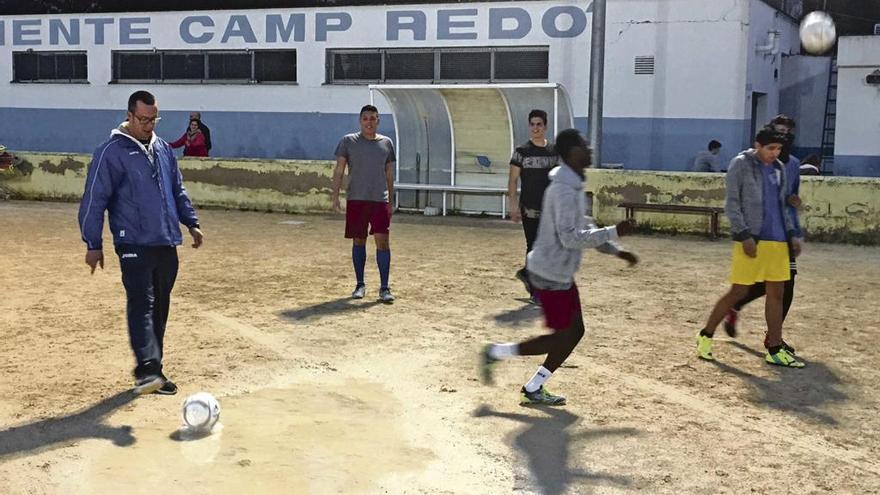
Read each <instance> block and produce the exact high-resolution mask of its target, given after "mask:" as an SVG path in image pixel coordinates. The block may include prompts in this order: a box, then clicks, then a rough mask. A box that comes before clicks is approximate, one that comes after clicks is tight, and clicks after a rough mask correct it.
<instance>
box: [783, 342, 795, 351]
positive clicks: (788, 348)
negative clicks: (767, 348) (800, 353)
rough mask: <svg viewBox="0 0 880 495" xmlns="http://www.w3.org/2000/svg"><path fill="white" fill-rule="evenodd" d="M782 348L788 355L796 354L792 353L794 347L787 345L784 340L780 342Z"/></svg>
mask: <svg viewBox="0 0 880 495" xmlns="http://www.w3.org/2000/svg"><path fill="white" fill-rule="evenodd" d="M782 348H783V349H785V350H786V351H788V353H789V354H797V353H796V352H794V347H792V346H790V345H788V342H786V341H784V340H783V341H782Z"/></svg>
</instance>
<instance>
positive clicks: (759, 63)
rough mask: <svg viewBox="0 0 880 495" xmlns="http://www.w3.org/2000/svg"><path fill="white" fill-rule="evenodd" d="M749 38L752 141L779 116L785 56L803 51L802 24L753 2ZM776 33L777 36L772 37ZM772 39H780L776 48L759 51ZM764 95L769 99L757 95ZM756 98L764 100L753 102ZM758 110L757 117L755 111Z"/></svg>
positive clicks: (748, 106) (748, 101)
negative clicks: (765, 126)
mask: <svg viewBox="0 0 880 495" xmlns="http://www.w3.org/2000/svg"><path fill="white" fill-rule="evenodd" d="M750 1H751V4H750V9H751V10H750V13H749V17H748V18H749V26H748V29H749V35H748V36H749V37H748V43H747V46H746V60H747V63H746V67H747V82H746V94H745V108H744V110H745V114H746V115H747V119H748V120H749V132H748V135H747V137H748V142H747V143H743V144H745V145H750V144H751V138H752V136H751V134H752V133H754V131H755V130H756V129H758V128H760V127H761V126H763V125H764V124H766V123H767V122H768V121H769V120H770V119H772V118H773V117H774V116H775V115H777V114H779V95H780V90H781V88H782V58H783V54H793V53H798V52H799V51H800V40H799V35H798V24H797V23H796V22H795V21H794V20H793V19H792V18H790V17H788V16H787V15H785V14H783V13H781V12H779V11H777V10H775V9H773V8H772V7H770V6H769V5H767V4H766V3H764V2H762V1H761V0H750ZM771 33H774V34H771ZM771 36H775V37H776V41H775V42H774V43H775V46H774V48H772V49H771V50H770V51H766V50H759V49H758V47H760V46H762V45H769V44H770V43H769V41H770V39H771ZM755 93H761V94H763V95H766V96H758V95H754V94H755ZM753 97H758V98H760V100H759V101H752V99H753ZM753 108H755V109H757V112H756V113H755V114H753V113H752V109H753Z"/></svg>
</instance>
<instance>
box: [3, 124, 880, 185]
mask: <svg viewBox="0 0 880 495" xmlns="http://www.w3.org/2000/svg"><path fill="white" fill-rule="evenodd" d="M161 114H162V122H161V123H160V125H159V126H158V127H157V132H158V133H159V135H160V136H162V137H163V138H165V139H166V140H168V141H173V140H176V139H177V138H179V137H180V136H181V134H183V132H184V130H185V129H186V126H187V123H188V118H189V112H179V111H163V112H162V113H161ZM124 118H125V112H124V111H123V110H83V109H34V108H0V143H2V144H5V145H6V146H7V147H8V148H9V149H12V150H27V151H54V152H76V153H91V152H93V151H94V150H95V148H97V146H98V145H99V144H100V143H102V142H103V141H105V140H106V139H107V138H108V137H109V135H110V130H111V129H113V128H114V127H116V126H117V125H118V124H119V123H120V122H121V121H122V120H123V119H124ZM202 119H203V120H204V122H205V123H206V124H207V125H208V126H209V127H210V128H211V139H212V141H213V144H214V147H213V149H212V150H211V154H212V155H213V156H223V157H247V158H286V159H304V160H332V159H333V158H334V157H333V151H334V150H335V149H336V144H337V142H338V141H339V138H340V137H341V136H342V135H343V134H346V133H349V132H355V131H357V129H358V120H357V119H358V116H357V114H335V113H290V112H210V111H206V112H202ZM575 125H576V126H577V127H578V128H580V129H582V130H584V131H586V129H587V119H586V118H583V117H579V118H576V119H575ZM748 125H749V123H748V121H743V120H731V119H648V118H644V119H641V118H614V117H609V118H606V119H604V121H603V127H604V129H603V134H604V145H603V154H604V161H605V162H606V163H623V164H624V165H625V168H627V169H632V170H669V171H676V170H678V171H686V170H690V167H691V166H692V164H693V160H694V157H695V156H696V154H697V153H698V152H700V151H702V150H704V149H706V145H707V143H708V142H709V141H710V140H712V139H717V140H718V141H721V143H722V145H723V147H722V151H721V162H722V164H724V165H725V166H726V164H727V163H728V162H729V161H730V159H731V158H733V157H734V156H735V155H736V154H737V153H739V152H740V151H741V150H742V149H743V148H744V147H746V146H749V145H750V143H749V140H748V139H746V133H747V132H748V131H747V130H748ZM379 132H381V133H382V134H386V135H388V136H391V137H392V138H393V137H394V136H395V132H394V119H393V118H392V117H391V116H390V115H383V116H382V125H381V128H380V129H379ZM835 173H836V174H837V175H863V176H880V158H878V157H858V156H841V157H837V158H836V163H835Z"/></svg>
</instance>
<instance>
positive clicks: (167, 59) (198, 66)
mask: <svg viewBox="0 0 880 495" xmlns="http://www.w3.org/2000/svg"><path fill="white" fill-rule="evenodd" d="M162 79H164V80H166V81H167V80H169V79H182V80H189V81H201V80H202V79H205V54H204V53H201V52H198V53H187V52H170V53H168V52H166V53H162Z"/></svg>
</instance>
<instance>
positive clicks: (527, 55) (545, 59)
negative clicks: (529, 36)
mask: <svg viewBox="0 0 880 495" xmlns="http://www.w3.org/2000/svg"><path fill="white" fill-rule="evenodd" d="M494 55H495V76H494V77H493V79H501V80H528V81H532V80H536V81H546V80H547V78H548V72H549V66H550V53H549V52H548V51H547V50H546V49H541V50H502V49H498V50H496V51H495V53H494Z"/></svg>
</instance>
